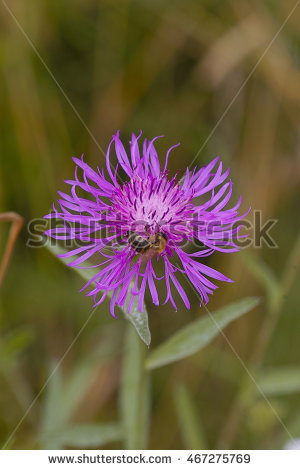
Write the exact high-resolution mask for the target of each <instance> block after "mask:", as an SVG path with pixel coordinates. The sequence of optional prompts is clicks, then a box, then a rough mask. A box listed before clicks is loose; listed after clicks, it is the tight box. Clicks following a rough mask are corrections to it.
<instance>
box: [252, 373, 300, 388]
mask: <svg viewBox="0 0 300 470" xmlns="http://www.w3.org/2000/svg"><path fill="white" fill-rule="evenodd" d="M257 382H258V385H259V386H260V388H261V389H262V390H263V392H264V393H265V394H266V395H284V394H290V393H299V392H300V368H299V367H280V368H276V369H270V370H265V371H263V372H261V373H260V376H259V377H258V379H257Z"/></svg>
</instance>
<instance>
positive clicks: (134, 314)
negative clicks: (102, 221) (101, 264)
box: [45, 240, 151, 346]
mask: <svg viewBox="0 0 300 470" xmlns="http://www.w3.org/2000/svg"><path fill="white" fill-rule="evenodd" d="M45 246H46V248H47V249H48V250H49V251H50V252H51V253H52V254H54V255H56V256H57V255H59V254H63V253H66V252H67V251H66V250H64V249H63V248H61V247H60V246H59V245H52V244H51V243H50V241H49V240H47V242H46V244H45ZM58 259H59V260H60V261H61V262H62V263H63V264H64V265H66V266H67V265H68V263H70V262H71V261H72V260H73V259H75V257H69V258H58ZM83 266H85V267H86V268H88V267H89V264H88V263H84V264H83ZM68 267H69V268H70V269H72V270H73V271H75V272H76V273H77V274H79V276H81V277H82V278H83V279H84V280H85V281H89V280H90V279H92V277H93V276H95V275H96V274H97V272H98V271H97V270H96V269H94V268H88V269H78V268H74V267H70V266H68ZM111 295H112V293H111V292H108V293H107V296H108V297H111ZM128 303H129V300H127V299H126V302H125V306H124V312H123V314H124V316H125V318H126V320H129V321H130V322H131V323H132V324H133V326H134V327H135V329H136V331H137V333H138V335H139V337H140V338H141V339H142V341H144V343H145V344H146V345H147V346H149V345H150V342H151V334H150V330H149V325H148V313H147V309H146V305H145V303H144V306H143V312H142V313H141V312H139V309H138V300H137V298H136V299H135V300H134V302H133V306H132V309H131V312H130V314H128V313H127V308H128Z"/></svg>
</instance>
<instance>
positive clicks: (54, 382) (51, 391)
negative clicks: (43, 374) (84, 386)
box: [39, 364, 63, 449]
mask: <svg viewBox="0 0 300 470" xmlns="http://www.w3.org/2000/svg"><path fill="white" fill-rule="evenodd" d="M50 374H52V375H51V380H50V381H49V383H48V385H47V388H46V396H45V406H44V410H43V415H42V423H41V428H40V434H41V436H43V435H46V436H48V438H47V439H46V438H45V439H42V437H41V438H40V439H39V441H40V442H41V443H42V446H43V448H45V449H60V445H59V441H58V440H57V438H56V435H55V431H56V429H57V428H58V427H60V426H61V425H62V424H63V421H62V420H61V411H62V409H61V398H60V397H61V395H62V390H63V381H62V375H61V369H60V367H57V365H56V364H52V365H51V369H50Z"/></svg>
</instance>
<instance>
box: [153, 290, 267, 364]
mask: <svg viewBox="0 0 300 470" xmlns="http://www.w3.org/2000/svg"><path fill="white" fill-rule="evenodd" d="M259 302H260V300H259V299H258V298H257V297H249V298H246V299H243V300H240V301H238V302H234V303H232V304H230V305H228V306H226V307H223V308H221V309H220V310H218V311H217V312H216V313H214V314H213V315H212V314H211V315H206V316H205V317H201V318H199V319H198V320H195V321H194V322H192V323H190V324H189V325H187V326H186V327H184V328H183V329H182V330H180V331H179V332H178V333H176V334H175V335H174V336H172V337H171V338H170V339H169V340H167V341H166V342H165V343H163V344H162V345H161V346H158V348H157V349H155V350H154V351H153V352H152V353H151V354H150V355H149V357H148V360H147V361H146V367H147V368H148V369H155V368H157V367H161V366H163V365H165V364H169V363H171V362H174V361H178V360H179V359H183V358H185V357H188V356H190V355H191V354H194V353H196V352H198V351H200V350H201V349H202V348H204V347H205V346H206V345H207V344H209V343H210V341H212V339H213V338H215V337H216V336H217V335H218V333H220V332H221V330H222V328H224V327H225V326H226V325H228V324H229V323H230V322H232V321H233V320H235V319H237V318H239V317H240V316H241V315H244V314H245V313H247V312H249V311H250V310H252V309H253V308H254V307H256V306H257V305H258V304H259Z"/></svg>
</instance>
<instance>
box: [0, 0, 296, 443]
mask: <svg viewBox="0 0 300 470" xmlns="http://www.w3.org/2000/svg"><path fill="white" fill-rule="evenodd" d="M294 6H295V2H294V1H289V0H287V1H285V2H280V1H275V0H274V1H271V0H269V1H266V0H265V1H260V0H251V1H250V0H232V1H226V2H220V1H214V0H203V1H197V0H186V1H184V2H182V1H178V0H175V1H174V0H173V1H170V0H165V1H164V2H159V1H157V0H154V1H149V0H147V1H143V2H142V1H138V0H134V1H130V0H120V1H117V2H111V1H102V0H72V1H71V0H64V1H61V0H51V2H50V1H49V2H37V1H35V2H34V1H31V2H26V1H25V0H6V6H5V3H2V2H1V5H0V26H1V27H0V64H1V91H2V92H1V94H0V100H1V101H0V102H1V114H0V120H1V136H2V138H1V154H0V155H1V156H0V158H1V172H0V211H1V212H7V211H15V212H17V213H18V214H20V215H22V216H23V217H24V219H25V224H24V226H23V229H22V231H21V234H20V236H19V238H18V241H17V244H16V247H15V250H14V253H13V256H12V259H11V262H10V265H9V268H8V271H7V274H6V277H5V279H4V282H3V285H2V286H1V297H0V441H1V443H2V445H3V444H4V443H5V442H6V440H7V438H8V437H9V436H10V434H11V432H12V431H13V430H14V429H15V427H16V426H17V425H18V423H19V421H20V419H21V418H22V417H23V416H24V413H25V412H26V411H27V409H28V406H29V405H30V404H31V403H32V400H33V399H34V398H35V397H36V395H37V394H38V393H39V392H40V391H41V390H42V387H43V385H44V383H45V381H46V380H47V377H48V376H49V373H50V371H51V368H52V367H54V366H55V363H57V361H59V360H60V358H61V357H62V356H63V354H64V353H65V351H66V350H67V348H68V347H69V345H70V344H71V342H72V341H73V340H74V338H75V336H76V334H77V333H78V332H79V330H80V329H81V327H82V326H83V324H84V322H85V321H86V319H87V317H88V315H89V314H90V312H91V307H92V301H91V299H90V298H86V297H85V296H84V295H83V294H82V293H79V292H78V291H79V289H80V287H81V286H82V285H83V281H82V279H80V277H79V276H78V275H77V274H76V273H74V272H73V271H72V272H71V271H70V270H68V269H67V268H66V267H64V266H63V265H62V264H61V263H60V262H59V261H58V260H57V259H55V257H54V256H53V255H51V254H50V253H49V252H48V251H47V250H46V249H45V248H41V249H30V248H28V247H27V246H26V241H27V238H28V232H27V228H26V226H27V223H28V222H29V221H30V220H31V219H32V218H39V217H42V216H43V215H44V214H46V213H48V212H49V210H50V209H51V205H52V201H55V200H56V198H57V193H56V192H57V190H59V189H61V190H65V189H66V185H64V183H63V180H64V179H68V178H70V177H71V176H72V175H73V171H74V164H73V162H72V160H71V157H72V156H80V155H81V154H82V153H84V154H85V158H86V161H87V162H88V163H89V164H90V165H91V166H92V167H94V168H95V167H96V166H97V165H99V166H100V167H101V166H102V165H103V163H104V158H103V154H102V152H101V149H100V147H101V148H102V149H104V150H105V149H106V147H107V145H108V143H109V141H110V138H111V135H112V134H113V133H115V131H116V130H117V129H120V130H121V137H122V139H123V141H124V142H128V141H129V139H130V135H131V132H132V131H134V132H139V130H140V129H142V130H143V133H144V136H146V137H148V138H153V137H154V136H156V135H161V134H164V135H165V138H164V139H162V140H160V141H159V142H158V145H157V148H158V150H159V154H160V155H161V156H162V158H163V156H164V154H165V151H166V149H167V148H168V147H170V146H171V145H173V144H175V143H177V142H181V146H180V147H179V148H178V149H176V150H175V151H174V153H172V156H171V158H170V160H169V161H170V168H171V171H172V172H175V171H177V170H178V169H182V170H184V169H185V168H186V166H187V165H189V163H190V162H191V161H192V160H193V158H194V157H195V155H196V154H197V153H198V151H199V149H201V152H200V153H199V154H198V156H197V164H198V165H202V164H206V163H207V162H208V161H210V160H211V159H212V158H213V157H214V156H216V155H220V156H221V158H222V160H223V162H224V164H225V165H226V166H230V167H231V173H232V178H233V181H234V195H235V198H237V197H238V196H239V194H242V196H243V205H242V209H244V210H247V208H248V206H249V205H251V207H252V209H257V210H261V211H262V218H263V221H266V220H267V219H268V218H275V219H278V222H277V224H276V226H275V227H274V229H273V231H272V236H273V238H274V239H275V241H276V243H277V245H278V249H269V248H268V247H267V246H265V245H263V246H262V247H261V248H256V249H254V248H250V249H249V250H247V253H246V254H247V256H246V255H244V254H240V253H235V254H216V255H214V256H213V257H212V258H211V260H210V264H211V266H213V267H214V268H216V269H218V270H220V271H222V272H224V273H225V274H226V275H228V276H229V277H231V278H232V279H234V280H235V281H236V282H235V283H234V284H228V285H222V286H221V288H220V289H218V290H217V291H216V292H215V294H214V297H213V298H212V299H211V301H210V303H209V308H210V310H211V311H212V310H215V309H216V308H218V307H220V306H223V305H226V304H227V303H229V302H233V301H235V300H237V299H240V298H243V297H246V296H249V295H259V296H261V297H262V303H261V305H260V306H259V307H258V308H256V309H255V310H253V311H252V312H250V313H249V314H247V315H246V316H245V317H243V318H241V319H239V320H237V321H236V322H235V323H233V324H232V325H230V326H229V327H228V328H227V329H226V335H227V337H228V338H229V339H230V342H231V343H232V345H233V347H234V348H235V350H236V351H237V352H238V354H239V355H240V357H241V359H242V360H243V361H244V362H245V364H246V365H247V366H249V368H250V369H251V371H252V372H253V374H254V376H255V377H256V378H257V380H258V377H260V380H261V381H262V383H263V381H264V380H265V381H267V380H269V382H268V383H267V386H266V385H265V384H264V387H265V390H266V394H267V396H268V400H270V403H271V405H272V407H273V409H272V408H271V407H270V406H269V404H268V403H267V402H266V401H265V400H264V398H263V397H262V396H261V395H260V394H259V393H252V392H251V393H248V392H247V393H244V392H243V390H244V389H243V386H242V385H241V384H243V383H244V382H245V370H244V368H243V367H242V365H241V363H240V362H239V360H238V359H237V358H236V357H235V355H234V353H233V351H232V350H231V348H230V347H229V346H228V344H227V342H226V340H225V339H224V338H223V337H222V336H218V338H216V339H215V340H214V341H213V342H212V343H211V344H210V345H209V346H208V347H207V348H205V349H203V350H202V351H200V352H199V353H197V354H195V355H193V356H191V357H189V358H187V359H184V360H182V361H179V362H177V363H175V364H172V365H168V366H165V367H163V368H160V369H157V370H155V371H154V372H153V374H152V379H153V380H152V404H151V420H150V443H149V448H150V449H181V448H191V447H192V446H193V445H194V446H197V445H198V446H199V447H200V446H201V445H202V446H203V447H204V448H218V447H221V448H234V449H239V448H242V449H255V448H258V449H260V448H271V449H272V448H275V449H276V448H282V447H283V445H284V444H285V442H286V441H288V440H289V439H290V437H289V435H288V433H287V431H286V430H285V429H284V427H283V425H282V424H281V423H280V422H279V420H278V417H277V416H276V413H278V415H279V416H280V418H281V419H282V421H283V422H284V423H285V425H286V426H287V428H288V429H289V431H290V433H291V434H292V435H294V436H300V400H299V398H300V348H299V330H300V315H299V300H300V299H299V287H298V286H297V282H296V276H297V263H298V261H299V243H298V245H297V236H298V235H297V232H298V229H299V198H298V199H297V196H298V195H299V194H297V185H298V183H299V175H300V171H299V170H300V168H299V148H300V146H299V138H298V137H299V134H298V133H299V123H300V120H299V117H300V116H299V109H300V107H299V104H300V88H299V83H300V72H299V44H300V39H299V35H298V31H299V16H300V7H296V9H295V10H294V11H293V13H292V14H291V16H290V17H289V19H288V21H287V22H286V24H285V25H284V27H283V29H282V30H281V31H280V33H279V34H278V36H277V37H276V39H275V40H274V42H273V43H272V45H271V47H270V48H269V49H268V50H267V51H266V48H267V47H268V46H269V44H270V42H271V40H272V38H274V36H275V35H276V34H277V32H278V31H279V29H280V27H281V26H282V25H283V23H284V21H285V20H286V18H287V17H288V15H289V14H290V13H291V11H292V9H293V8H294ZM8 9H9V10H10V11H11V12H10V11H8ZM12 15H14V17H15V18H13V16H12ZM34 48H36V51H37V52H38V54H39V55H40V57H39V56H38V55H37V53H36V51H35V50H34ZM263 55H264V56H263ZM262 56H263V57H262ZM258 61H260V62H259V64H258V65H257V67H256V68H255V70H254V71H253V67H254V66H256V64H257V62H258ZM47 68H48V69H47ZM49 71H50V72H49ZM251 71H253V73H252V74H251V76H250V77H249V79H248V76H249V73H250V72H251ZM242 85H243V86H242ZM241 86H242V88H241ZM237 92H239V93H238V96H236V94H237ZM235 96H236V99H234V97H235ZM233 99H234V101H233V102H232V100H233ZM70 103H71V105H70ZM229 105H230V107H229V108H228V106H229ZM227 108H228V109H227ZM225 111H226V113H225V114H224V112H225ZM223 114H224V116H223ZM222 116H223V117H222ZM84 123H85V124H84ZM216 124H217V126H216ZM215 126H216V127H215ZM87 128H88V129H89V131H88V130H87ZM212 131H213V132H212ZM92 136H94V138H93V137H92ZM97 143H98V144H97ZM252 217H253V216H252V215H251V214H250V215H249V216H248V219H249V220H250V221H251V220H252ZM8 230H9V224H8V223H4V222H3V223H1V225H0V242H1V250H2V251H1V253H2V254H3V250H4V246H5V242H6V240H7V236H8ZM252 235H253V234H252ZM297 287H298V288H297ZM187 290H188V294H189V297H190V299H191V304H192V308H191V310H190V311H187V310H185V308H184V307H183V306H181V307H180V308H179V310H178V312H177V313H176V312H174V311H173V310H172V308H171V307H170V306H169V305H167V306H160V307H159V308H157V307H155V306H153V305H152V304H151V302H150V296H148V297H147V298H146V300H147V299H148V311H149V321H150V327H151V333H152V345H151V347H155V346H157V345H158V344H160V343H161V342H163V341H164V340H166V339H168V338H169V337H170V336H171V335H172V334H173V333H175V332H176V331H178V330H179V329H180V328H181V327H183V326H184V325H186V324H188V323H189V322H191V321H193V320H194V319H196V318H198V317H199V316H200V315H204V314H205V311H204V310H203V309H200V308H199V306H198V300H197V298H196V296H195V295H194V293H193V291H192V290H191V289H189V288H187ZM278 293H280V295H279V294H278ZM108 305H109V304H108V302H105V303H103V304H102V305H101V306H100V307H99V308H98V310H97V312H96V314H95V315H94V316H93V318H92V319H91V320H90V321H89V322H88V324H87V326H86V327H85V329H84V331H83V332H82V334H81V335H80V336H79V337H78V339H77V340H76V342H75V344H74V345H73V347H72V348H71V349H70V351H69V352H68V353H67V354H66V356H65V358H64V360H63V363H62V366H61V368H60V370H59V372H58V373H56V374H55V375H54V376H53V379H52V380H51V381H50V382H49V384H48V386H47V387H45V389H43V390H42V393H40V395H39V396H38V399H37V400H36V401H35V403H34V404H33V406H32V407H31V409H30V411H29V412H28V413H27V414H26V416H25V417H24V419H23V420H22V423H21V424H20V426H18V428H17V429H16V432H15V433H14V435H13V438H12V439H11V440H10V441H9V443H8V444H7V447H8V448H15V449H24V448H44V447H48V448H51V447H52V448H57V447H59V446H61V447H65V448H68V447H71V448H76V447H79V448H80V447H81V446H83V447H84V446H88V445H90V446H91V447H97V446H100V447H101V446H102V447H104V448H111V449H113V448H116V449H118V448H120V447H122V444H121V443H120V440H118V439H119V437H118V432H117V431H116V430H114V429H112V431H111V432H112V436H113V437H112V439H107V442H104V441H105V440H103V442H101V439H100V440H99V442H98V441H97V437H95V433H93V432H92V431H91V432H92V435H93V438H94V441H93V439H92V440H90V441H88V442H87V443H83V442H82V440H80V438H78V440H77V441H76V439H75V440H74V439H73V441H72V440H71V441H70V442H69V441H68V439H66V441H65V442H64V444H61V443H59V442H58V441H56V440H55V438H53V440H52V441H51V439H46V438H43V436H42V433H43V430H45V427H47V426H50V424H51V426H52V428H51V429H54V430H55V429H56V428H57V429H60V427H61V426H63V425H64V423H62V421H63V420H65V422H67V423H68V425H69V426H71V427H72V426H74V428H76V426H77V427H78V426H80V424H81V423H105V422H115V421H117V420H118V391H119V388H120V370H121V365H122V351H123V337H124V331H125V326H126V325H125V320H124V319H123V318H122V315H121V314H120V315H119V319H118V320H115V319H113V318H112V317H111V316H110V314H109V308H108ZM180 305H181V304H180ZM256 353H257V354H256ZM267 374H269V375H267ZM270 374H271V375H270ZM272 374H273V375H272ZM269 376H270V377H271V378H270V377H269ZM268 377H269V379H268ZM270 383H271V385H270ZM268 384H269V385H268ZM268 386H269V388H268ZM246 388H247V387H246ZM250 388H251V387H250ZM248 389H249V387H248ZM248 391H249V390H248ZM55 407H56V408H55ZM62 410H63V411H62ZM274 410H275V412H276V413H275V412H274ZM62 414H64V416H63V417H62ZM50 421H51V423H50V424H49V422H50ZM45 423H46V424H45ZM51 426H50V427H51ZM92 429H93V428H92V427H91V428H90V430H92ZM95 429H96V428H95ZM57 432H58V431H57ZM74 432H75V431H74ZM114 433H115V434H114ZM55 434H56V433H54V435H55ZM191 436H192V437H191ZM193 436H198V441H197V439H196V441H194V442H193ZM111 441H112V442H111ZM76 442H77V445H76Z"/></svg>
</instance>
